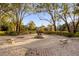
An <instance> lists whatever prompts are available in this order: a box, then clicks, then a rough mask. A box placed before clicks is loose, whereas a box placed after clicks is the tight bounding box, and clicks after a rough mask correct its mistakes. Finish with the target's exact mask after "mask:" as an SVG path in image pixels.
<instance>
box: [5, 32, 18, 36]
mask: <svg viewBox="0 0 79 59" xmlns="http://www.w3.org/2000/svg"><path fill="white" fill-rule="evenodd" d="M6 35H10V36H16V35H18V34H17V33H16V32H14V31H13V32H9V31H7V32H6Z"/></svg>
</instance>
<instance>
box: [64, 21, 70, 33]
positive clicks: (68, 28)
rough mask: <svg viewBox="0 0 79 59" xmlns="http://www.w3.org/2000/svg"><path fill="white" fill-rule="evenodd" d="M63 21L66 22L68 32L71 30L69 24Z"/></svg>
mask: <svg viewBox="0 0 79 59" xmlns="http://www.w3.org/2000/svg"><path fill="white" fill-rule="evenodd" d="M65 23H66V26H67V30H68V32H71V30H70V27H69V24H68V23H67V22H65Z"/></svg>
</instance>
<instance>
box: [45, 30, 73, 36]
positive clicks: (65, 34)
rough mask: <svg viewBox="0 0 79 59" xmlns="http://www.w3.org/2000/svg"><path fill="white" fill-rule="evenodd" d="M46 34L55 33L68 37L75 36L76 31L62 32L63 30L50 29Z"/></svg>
mask: <svg viewBox="0 0 79 59" xmlns="http://www.w3.org/2000/svg"><path fill="white" fill-rule="evenodd" d="M46 34H55V35H61V36H66V37H74V33H69V32H61V31H56V32H55V31H48V32H46Z"/></svg>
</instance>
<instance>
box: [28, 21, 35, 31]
mask: <svg viewBox="0 0 79 59" xmlns="http://www.w3.org/2000/svg"><path fill="white" fill-rule="evenodd" d="M28 29H29V30H35V29H36V25H35V23H34V22H33V21H30V23H29V24H28Z"/></svg>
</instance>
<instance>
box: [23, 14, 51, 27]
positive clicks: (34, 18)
mask: <svg viewBox="0 0 79 59" xmlns="http://www.w3.org/2000/svg"><path fill="white" fill-rule="evenodd" d="M40 15H41V16H45V18H46V19H50V16H49V15H47V14H40ZM30 21H34V23H35V24H36V26H38V27H39V26H41V25H45V26H47V25H48V24H50V23H49V22H47V21H45V20H40V19H39V17H38V16H37V15H35V14H32V15H29V16H26V17H24V19H23V24H24V25H27V24H28V23H29V22H30Z"/></svg>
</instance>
